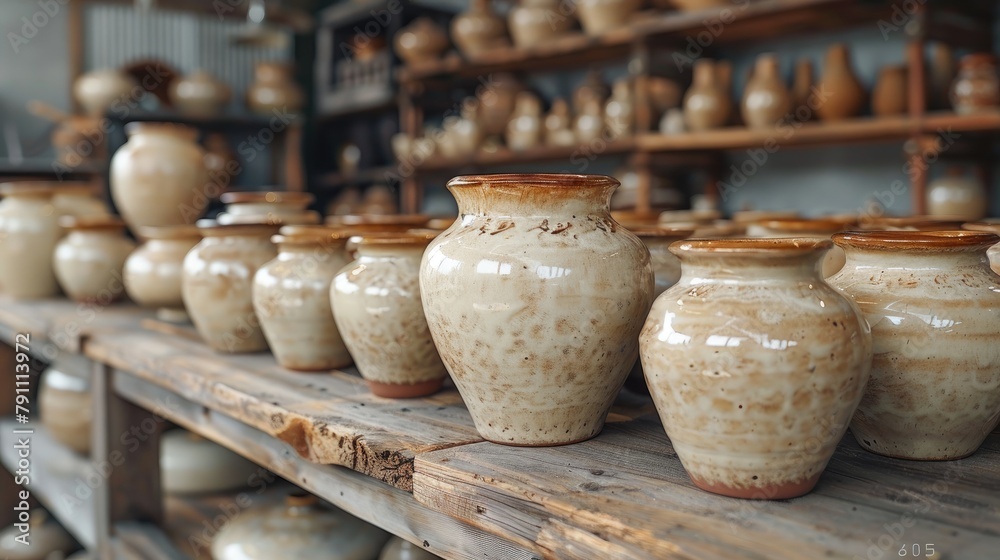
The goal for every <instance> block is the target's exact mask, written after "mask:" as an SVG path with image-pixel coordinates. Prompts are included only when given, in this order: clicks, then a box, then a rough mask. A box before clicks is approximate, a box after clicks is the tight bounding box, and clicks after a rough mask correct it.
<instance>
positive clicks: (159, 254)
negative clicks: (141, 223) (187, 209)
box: [123, 225, 201, 323]
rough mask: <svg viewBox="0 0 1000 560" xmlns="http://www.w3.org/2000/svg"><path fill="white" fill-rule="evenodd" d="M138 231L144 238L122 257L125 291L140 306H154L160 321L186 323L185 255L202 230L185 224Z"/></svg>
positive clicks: (199, 236) (198, 239) (199, 238)
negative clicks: (142, 241)
mask: <svg viewBox="0 0 1000 560" xmlns="http://www.w3.org/2000/svg"><path fill="white" fill-rule="evenodd" d="M138 234H139V236H140V237H142V238H143V239H145V240H146V241H145V243H143V244H142V245H141V246H140V247H139V248H138V249H136V250H135V251H133V252H132V254H130V255H129V256H128V258H127V259H125V268H124V271H123V280H124V281H125V293H127V294H128V296H129V297H130V298H131V299H132V301H134V302H136V303H138V304H139V305H141V306H143V307H152V308H156V309H157V312H156V316H157V318H159V319H160V320H163V321H169V322H172V323H186V322H187V321H188V315H187V312H186V311H185V310H184V297H183V295H182V294H181V276H182V273H183V268H184V257H185V256H187V254H188V251H190V250H191V249H193V248H194V246H195V245H197V244H198V242H199V241H201V232H200V231H198V228H197V227H195V226H189V225H184V226H162V227H145V228H139V231H138Z"/></svg>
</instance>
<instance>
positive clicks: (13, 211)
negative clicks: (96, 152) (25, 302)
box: [0, 181, 62, 298]
mask: <svg viewBox="0 0 1000 560" xmlns="http://www.w3.org/2000/svg"><path fill="white" fill-rule="evenodd" d="M52 194H53V190H52V187H51V186H50V185H48V184H46V183H41V182H39V183H33V182H30V181H25V182H20V183H5V184H3V185H0V195H2V196H3V201H0V292H3V293H4V294H6V295H8V296H10V297H14V298H44V297H49V296H54V295H56V294H58V293H59V285H58V284H57V283H56V276H55V272H54V270H53V266H52V255H53V253H54V252H55V248H56V243H58V242H59V238H60V237H61V235H62V230H61V229H59V223H58V216H57V215H56V210H55V208H54V207H53V206H52Z"/></svg>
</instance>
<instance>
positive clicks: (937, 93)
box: [927, 42, 957, 110]
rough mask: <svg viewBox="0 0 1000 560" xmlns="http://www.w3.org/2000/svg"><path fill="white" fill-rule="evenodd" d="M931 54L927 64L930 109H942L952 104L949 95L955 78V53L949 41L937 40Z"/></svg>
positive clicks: (932, 46) (933, 44)
mask: <svg viewBox="0 0 1000 560" xmlns="http://www.w3.org/2000/svg"><path fill="white" fill-rule="evenodd" d="M930 49H931V55H930V60H929V61H928V64H927V74H928V79H927V86H928V88H929V90H930V91H928V92H927V103H928V107H927V108H928V109H932V110H935V109H936V110H940V109H947V108H949V107H950V106H951V103H950V102H949V100H948V97H949V95H950V92H951V83H952V81H954V79H955V73H956V71H957V70H956V67H955V55H954V53H952V51H951V47H950V46H948V44H947V43H941V42H935V43H932V44H931V46H930Z"/></svg>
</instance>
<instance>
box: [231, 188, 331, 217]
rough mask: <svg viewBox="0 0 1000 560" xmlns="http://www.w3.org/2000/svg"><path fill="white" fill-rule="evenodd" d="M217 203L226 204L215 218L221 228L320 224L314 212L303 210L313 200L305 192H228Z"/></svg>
mask: <svg viewBox="0 0 1000 560" xmlns="http://www.w3.org/2000/svg"><path fill="white" fill-rule="evenodd" d="M219 200H221V201H222V203H223V204H225V205H226V211H225V212H222V213H220V214H219V215H218V216H216V220H217V221H218V222H219V224H221V225H230V224H261V223H264V224H277V225H294V224H297V225H307V224H317V223H319V221H320V216H319V214H318V213H316V212H313V211H310V210H307V209H306V208H307V207H308V206H309V205H310V204H312V202H313V200H315V197H314V196H313V195H311V194H309V193H305V192H279V191H271V192H228V193H223V195H222V196H221V197H219Z"/></svg>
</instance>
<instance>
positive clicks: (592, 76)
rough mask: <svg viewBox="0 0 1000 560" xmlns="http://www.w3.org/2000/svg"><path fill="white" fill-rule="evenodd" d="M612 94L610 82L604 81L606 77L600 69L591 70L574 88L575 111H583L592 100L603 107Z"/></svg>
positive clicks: (573, 101) (573, 102)
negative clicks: (609, 86)
mask: <svg viewBox="0 0 1000 560" xmlns="http://www.w3.org/2000/svg"><path fill="white" fill-rule="evenodd" d="M609 95H611V90H610V89H609V88H608V84H607V83H605V82H604V77H603V76H602V75H601V72H600V71H599V70H589V71H588V72H587V75H586V76H584V78H583V83H581V84H580V85H579V86H577V88H576V89H574V90H573V97H572V104H573V112H574V113H581V112H582V111H583V110H584V107H586V105H587V104H588V103H590V102H591V101H596V102H597V104H598V105H600V106H601V107H603V106H604V102H605V101H606V100H607V99H608V96H609Z"/></svg>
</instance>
